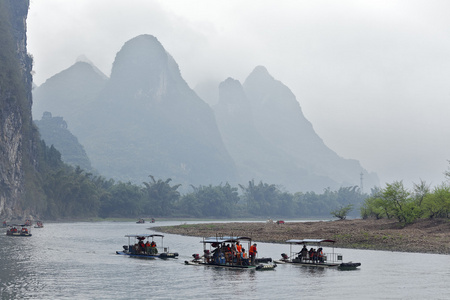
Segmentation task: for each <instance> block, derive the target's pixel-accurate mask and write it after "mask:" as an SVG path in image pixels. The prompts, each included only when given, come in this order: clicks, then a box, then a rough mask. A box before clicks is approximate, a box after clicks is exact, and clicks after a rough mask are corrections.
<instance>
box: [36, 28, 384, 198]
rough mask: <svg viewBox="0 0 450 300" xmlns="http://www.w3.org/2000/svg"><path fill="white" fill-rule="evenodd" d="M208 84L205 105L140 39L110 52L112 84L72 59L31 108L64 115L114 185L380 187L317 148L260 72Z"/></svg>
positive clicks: (295, 108)
mask: <svg viewBox="0 0 450 300" xmlns="http://www.w3.org/2000/svg"><path fill="white" fill-rule="evenodd" d="M213 85H214V83H212V82H209V83H206V84H204V85H198V86H197V87H196V89H197V90H198V91H199V93H200V94H201V95H203V97H205V100H206V101H207V103H209V104H210V105H212V108H211V107H210V106H209V105H208V104H207V103H205V101H203V100H202V99H201V98H200V97H199V96H198V95H197V94H196V93H195V92H194V91H193V90H192V89H191V88H190V87H189V86H188V85H187V83H186V82H185V81H184V79H183V78H182V76H181V74H180V70H179V68H178V65H177V63H176V62H175V61H174V59H173V58H172V56H171V55H170V54H168V53H167V52H166V51H165V49H164V47H163V46H162V45H161V44H160V43H159V41H158V40H157V39H156V38H155V37H153V36H151V35H141V36H138V37H136V38H133V39H131V40H129V41H128V42H126V43H125V44H124V46H123V47H122V49H120V51H119V52H118V53H117V55H116V58H115V61H114V63H113V67H112V71H111V76H110V78H107V77H106V76H104V75H103V74H101V73H100V72H99V71H98V69H97V68H95V66H93V65H92V63H85V62H77V63H76V64H75V65H73V66H72V67H70V68H68V69H67V70H64V71H62V72H60V73H58V74H56V75H55V76H53V77H52V78H50V79H48V80H47V81H46V82H45V83H44V84H43V85H42V86H40V87H38V88H36V89H35V91H34V96H35V98H34V102H35V104H34V105H35V106H34V107H38V108H39V109H36V110H35V111H34V112H35V114H37V113H39V111H50V112H52V113H53V114H54V115H58V116H62V117H64V119H65V120H66V121H67V122H68V124H69V126H70V128H71V131H72V132H73V133H74V135H75V136H77V137H78V139H79V141H80V143H81V144H82V145H83V146H84V147H85V149H86V152H87V154H88V156H89V158H90V160H91V162H92V166H93V168H95V169H96V170H98V171H99V172H100V173H101V174H102V175H103V176H106V177H110V178H114V179H116V180H121V181H131V182H135V183H141V182H142V181H147V179H148V175H154V176H156V177H160V178H172V179H173V180H174V182H175V183H183V184H184V187H185V188H187V187H188V185H189V184H194V185H199V184H203V185H206V184H219V183H221V182H227V181H228V182H230V183H244V184H245V183H246V182H248V181H249V180H252V179H255V180H256V181H259V180H262V181H264V182H267V183H275V184H279V185H282V186H284V187H286V188H287V189H288V190H289V191H294V192H296V191H316V192H322V191H323V189H324V188H327V187H330V188H333V189H337V188H339V187H341V186H351V185H359V183H360V182H359V180H360V174H361V173H363V175H364V183H365V185H366V186H368V187H372V186H374V185H378V178H377V176H376V174H369V173H368V172H367V171H366V170H364V168H362V166H361V165H360V164H359V162H358V161H356V160H352V159H344V158H342V157H340V156H338V155H337V154H336V153H335V152H334V151H332V150H331V149H329V148H328V147H327V146H326V145H325V144H324V142H323V141H322V139H321V138H320V137H319V136H318V135H317V134H316V133H315V131H314V129H313V126H312V124H311V123H310V122H309V121H308V120H307V119H306V118H305V117H304V115H303V112H302V110H301V107H300V105H299V102H298V101H297V99H296V97H295V95H294V94H293V93H292V92H291V91H290V90H289V88H288V87H287V86H285V85H284V84H283V83H281V82H280V81H277V80H275V79H274V78H273V77H272V76H271V75H270V74H269V73H268V71H267V70H266V69H265V68H264V67H261V66H259V67H256V68H255V69H254V70H253V72H251V74H250V75H249V76H248V77H247V79H246V80H245V82H244V83H243V84H241V83H240V82H239V81H236V80H233V79H231V78H229V79H227V80H225V81H224V82H222V83H221V84H220V85H219V88H218V89H217V86H216V88H214V87H213ZM34 107H33V109H34ZM213 109H214V111H213ZM219 130H220V131H219Z"/></svg>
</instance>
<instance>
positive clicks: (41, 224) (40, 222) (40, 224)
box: [34, 221, 44, 228]
mask: <svg viewBox="0 0 450 300" xmlns="http://www.w3.org/2000/svg"><path fill="white" fill-rule="evenodd" d="M34 228H44V224H43V223H42V221H37V222H36V225H34Z"/></svg>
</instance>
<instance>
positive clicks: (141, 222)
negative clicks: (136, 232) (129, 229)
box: [136, 218, 145, 224]
mask: <svg viewBox="0 0 450 300" xmlns="http://www.w3.org/2000/svg"><path fill="white" fill-rule="evenodd" d="M136 223H137V224H144V223H145V220H144V219H142V218H141V219H139V220H137V222H136Z"/></svg>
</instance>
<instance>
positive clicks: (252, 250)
mask: <svg viewBox="0 0 450 300" xmlns="http://www.w3.org/2000/svg"><path fill="white" fill-rule="evenodd" d="M248 253H249V254H250V261H251V264H252V265H255V257H256V253H258V251H257V250H256V244H253V245H252V246H251V247H250V249H249V250H248Z"/></svg>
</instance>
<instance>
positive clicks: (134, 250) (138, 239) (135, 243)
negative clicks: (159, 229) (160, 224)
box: [116, 234, 178, 259]
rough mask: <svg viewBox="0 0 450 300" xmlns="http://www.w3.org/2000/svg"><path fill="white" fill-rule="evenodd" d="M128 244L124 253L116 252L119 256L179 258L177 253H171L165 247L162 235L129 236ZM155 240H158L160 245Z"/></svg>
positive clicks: (124, 248) (124, 247)
mask: <svg viewBox="0 0 450 300" xmlns="http://www.w3.org/2000/svg"><path fill="white" fill-rule="evenodd" d="M125 237H127V238H128V244H127V245H124V246H123V251H116V254H119V255H128V256H132V257H140V258H150V259H154V258H177V256H178V253H177V252H174V253H172V252H169V248H168V247H164V244H163V239H164V235H162V234H127V235H125ZM155 238H158V243H159V245H157V244H156V241H155Z"/></svg>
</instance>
